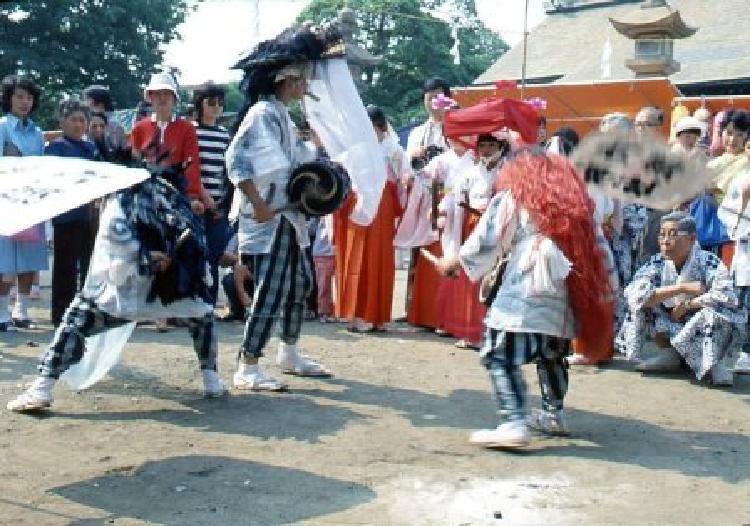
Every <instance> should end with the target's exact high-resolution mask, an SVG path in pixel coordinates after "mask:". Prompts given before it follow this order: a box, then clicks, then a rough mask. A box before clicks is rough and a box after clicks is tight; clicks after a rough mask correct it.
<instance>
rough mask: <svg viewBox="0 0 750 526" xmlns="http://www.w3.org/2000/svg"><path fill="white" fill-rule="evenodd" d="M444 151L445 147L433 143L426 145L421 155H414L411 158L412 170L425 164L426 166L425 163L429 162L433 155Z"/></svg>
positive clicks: (418, 168) (435, 155) (419, 168)
mask: <svg viewBox="0 0 750 526" xmlns="http://www.w3.org/2000/svg"><path fill="white" fill-rule="evenodd" d="M444 151H445V148H441V147H440V146H435V145H431V146H428V147H427V148H426V149H425V153H424V155H423V156H422V157H415V158H413V159H412V160H411V168H412V170H421V169H423V168H424V167H425V166H427V163H429V162H430V161H431V160H433V159H434V158H435V157H437V156H438V155H440V154H441V153H443V152H444Z"/></svg>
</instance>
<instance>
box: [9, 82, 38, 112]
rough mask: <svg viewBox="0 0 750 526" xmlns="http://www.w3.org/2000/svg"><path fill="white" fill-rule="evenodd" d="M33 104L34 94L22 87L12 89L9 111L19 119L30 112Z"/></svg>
mask: <svg viewBox="0 0 750 526" xmlns="http://www.w3.org/2000/svg"><path fill="white" fill-rule="evenodd" d="M33 106H34V96H33V95H32V94H31V93H30V92H29V91H27V90H25V89H23V88H16V89H15V90H13V95H12V96H11V98H10V112H11V113H12V114H13V115H15V116H16V117H18V118H19V119H22V120H23V119H25V118H26V117H28V116H29V114H30V113H31V108H32V107H33Z"/></svg>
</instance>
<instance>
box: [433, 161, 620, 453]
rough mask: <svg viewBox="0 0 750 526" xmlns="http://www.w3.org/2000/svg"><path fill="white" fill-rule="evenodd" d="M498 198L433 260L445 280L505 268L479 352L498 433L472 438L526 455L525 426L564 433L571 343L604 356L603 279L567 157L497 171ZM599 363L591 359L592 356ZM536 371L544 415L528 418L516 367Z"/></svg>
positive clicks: (584, 198)
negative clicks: (452, 247)
mask: <svg viewBox="0 0 750 526" xmlns="http://www.w3.org/2000/svg"><path fill="white" fill-rule="evenodd" d="M497 189H498V194H497V195H496V196H495V197H493V199H492V200H491V202H490V205H489V207H488V209H487V211H486V212H485V213H484V215H483V216H482V218H481V219H480V221H479V223H478V225H477V227H476V228H475V230H474V231H473V233H472V234H471V236H470V237H469V238H468V239H467V240H466V242H465V243H464V244H463V246H462V247H461V250H460V251H459V255H458V258H444V259H440V260H438V261H437V262H436V264H437V266H438V268H439V270H440V271H441V273H443V274H446V275H447V274H449V273H454V272H456V271H457V270H458V269H459V268H463V270H464V271H465V272H466V274H467V275H468V276H469V278H470V279H472V280H474V281H478V280H479V279H480V278H482V277H483V276H485V275H486V274H488V273H490V272H491V271H492V270H493V268H495V267H496V266H497V265H498V264H499V263H498V262H504V265H505V268H504V271H503V272H502V273H500V275H501V278H500V279H501V283H500V284H499V287H498V288H497V292H496V294H495V296H494V298H493V299H492V303H491V305H490V307H489V309H488V312H487V317H486V318H485V326H486V337H485V342H484V346H483V348H482V351H481V360H482V363H483V365H484V366H485V367H486V368H487V370H488V371H489V375H490V379H491V381H492V385H493V389H494V392H495V396H496V398H497V401H498V404H499V413H500V425H499V426H498V427H497V428H496V429H491V430H481V431H476V432H474V433H473V434H472V436H471V442H472V443H475V444H480V445H483V446H486V447H522V446H525V445H526V444H528V443H529V440H530V433H529V427H532V428H534V429H537V430H539V431H541V432H544V433H548V434H567V432H568V431H567V426H566V424H565V419H564V416H563V400H564V398H565V394H566V392H567V389H568V372H567V363H566V360H565V357H566V356H567V355H568V353H569V350H570V342H571V340H572V339H573V338H574V337H576V338H578V339H579V340H581V341H582V342H585V343H586V345H585V346H584V347H585V348H586V349H591V350H602V349H606V348H607V346H606V345H604V344H603V342H601V341H600V340H601V339H602V337H605V338H606V333H605V332H602V331H600V330H599V323H600V320H601V319H602V318H603V317H604V315H605V314H606V312H607V301H608V299H609V297H608V296H609V290H608V288H609V284H608V281H607V271H606V269H605V267H604V264H603V262H602V261H603V260H602V258H601V257H592V254H597V253H598V251H599V248H598V247H597V244H596V240H595V236H594V224H593V211H594V204H593V202H592V200H591V199H590V198H589V196H588V192H587V190H586V186H585V184H584V183H583V181H582V179H581V177H580V176H579V175H578V173H577V171H576V169H575V167H574V166H573V165H572V164H570V162H569V161H568V160H567V159H565V158H564V157H560V156H552V155H546V154H545V153H543V152H542V151H541V150H537V149H533V150H529V149H523V150H521V151H520V152H518V154H517V155H516V156H515V157H514V158H513V159H512V160H510V161H509V162H508V163H507V164H506V165H505V166H504V168H503V170H502V171H501V173H500V175H499V178H498V182H497ZM590 358H591V359H594V360H595V359H597V357H596V356H592V357H590ZM532 362H533V363H536V366H537V374H538V376H539V384H540V388H541V392H542V411H539V412H536V413H534V414H533V415H531V417H528V418H527V415H526V403H525V398H526V388H525V385H524V383H523V376H522V374H521V370H520V366H521V365H524V364H526V363H532Z"/></svg>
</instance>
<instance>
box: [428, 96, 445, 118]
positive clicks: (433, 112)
mask: <svg viewBox="0 0 750 526" xmlns="http://www.w3.org/2000/svg"><path fill="white" fill-rule="evenodd" d="M442 94H443V90H442V89H434V90H431V91H427V92H425V94H424V97H423V98H422V103H423V104H424V109H425V110H427V113H428V114H430V115H432V116H433V117H435V118H437V119H438V120H441V119H442V118H443V115H445V110H433V109H432V99H434V98H435V97H437V96H438V95H442Z"/></svg>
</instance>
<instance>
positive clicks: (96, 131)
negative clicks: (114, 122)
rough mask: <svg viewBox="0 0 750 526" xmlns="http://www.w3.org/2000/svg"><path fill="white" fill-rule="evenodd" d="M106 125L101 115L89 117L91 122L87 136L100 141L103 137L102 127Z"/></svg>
mask: <svg viewBox="0 0 750 526" xmlns="http://www.w3.org/2000/svg"><path fill="white" fill-rule="evenodd" d="M106 127H107V125H106V124H105V123H104V120H103V119H102V118H101V117H91V122H90V123H89V137H91V138H92V139H94V140H95V141H101V140H102V139H104V129H105V128H106Z"/></svg>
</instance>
